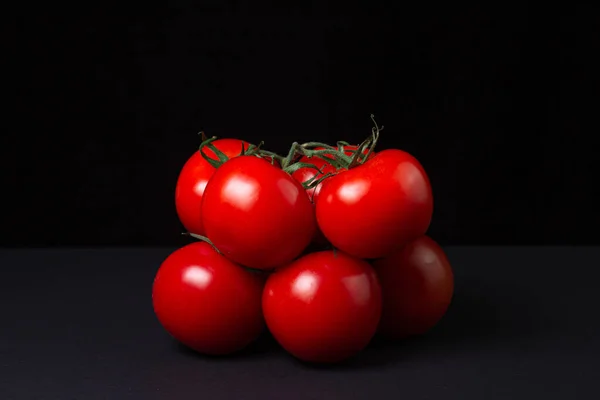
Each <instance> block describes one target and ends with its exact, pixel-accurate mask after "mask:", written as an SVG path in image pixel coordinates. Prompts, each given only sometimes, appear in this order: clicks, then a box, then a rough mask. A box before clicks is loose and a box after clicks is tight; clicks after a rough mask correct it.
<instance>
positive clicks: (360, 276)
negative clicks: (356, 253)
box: [263, 251, 381, 363]
mask: <svg viewBox="0 0 600 400" xmlns="http://www.w3.org/2000/svg"><path fill="white" fill-rule="evenodd" d="M263 312H264V315H265V321H266V323H267V326H268V328H269V330H270V331H271V333H272V334H273V336H274V337H275V339H276V340H277V341H278V342H279V343H280V344H281V346H282V347H283V348H284V349H286V350H287V351H288V352H289V353H290V354H292V355H294V356H295V357H296V358H298V359H300V360H303V361H306V362H312V363H337V362H341V361H344V360H346V359H348V358H350V357H352V356H353V355H355V354H357V353H358V352H359V351H361V350H362V349H363V348H365V347H366V346H367V344H368V343H369V342H370V340H371V339H372V337H373V336H374V334H375V333H376V330H377V325H378V323H379V318H380V316H381V289H380V286H379V282H378V280H377V277H376V275H375V272H374V271H373V268H371V266H370V265H369V264H368V263H367V262H366V261H363V260H359V259H356V258H354V257H351V256H349V255H347V254H344V253H341V252H333V251H321V252H316V253H311V254H308V255H306V256H303V257H301V258H299V259H297V260H295V261H294V262H292V263H291V264H289V265H288V266H286V267H283V268H281V269H279V270H277V271H275V272H274V273H273V274H271V276H270V277H269V278H268V280H267V283H266V285H265V289H264V291H263Z"/></svg>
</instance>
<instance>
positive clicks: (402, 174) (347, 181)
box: [316, 150, 433, 259]
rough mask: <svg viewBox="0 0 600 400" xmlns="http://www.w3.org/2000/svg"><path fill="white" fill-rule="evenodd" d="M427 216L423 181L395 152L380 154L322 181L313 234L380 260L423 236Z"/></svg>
mask: <svg viewBox="0 0 600 400" xmlns="http://www.w3.org/2000/svg"><path fill="white" fill-rule="evenodd" d="M432 213H433V195H432V191H431V185H430V183H429V178H428V177H427V174H426V173H425V170H424V169H423V167H422V166H421V164H420V163H419V162H418V161H417V160H416V159H415V158H414V157H413V156H411V155H410V154H408V153H406V152H404V151H401V150H384V151H381V152H380V153H378V154H377V155H375V157H373V158H372V159H370V160H369V161H367V162H365V163H364V164H363V165H361V166H358V167H356V168H352V169H350V170H348V171H342V172H340V173H338V174H337V175H336V176H334V177H332V178H330V179H327V180H326V181H325V182H324V184H323V187H322V188H321V191H320V193H319V197H318V199H317V202H316V216H317V222H318V225H319V228H320V229H321V231H322V232H323V234H324V235H325V237H326V238H327V239H328V240H329V241H330V242H331V243H332V244H333V245H334V246H335V247H337V248H338V249H340V250H342V251H345V252H347V253H348V254H351V255H353V256H356V257H359V258H365V259H371V258H380V257H384V256H386V255H388V254H390V253H391V252H393V251H394V249H396V248H397V247H398V246H401V245H402V244H404V243H408V242H409V241H411V240H413V239H416V238H417V237H419V236H421V235H423V234H425V232H426V231H427V229H428V227H429V224H430V222H431V217H432Z"/></svg>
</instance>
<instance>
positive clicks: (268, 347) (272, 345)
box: [173, 331, 281, 362]
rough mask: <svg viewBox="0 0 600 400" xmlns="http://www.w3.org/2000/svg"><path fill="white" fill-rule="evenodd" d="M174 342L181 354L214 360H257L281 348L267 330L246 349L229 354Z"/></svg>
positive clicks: (271, 354) (270, 355) (269, 355)
mask: <svg viewBox="0 0 600 400" xmlns="http://www.w3.org/2000/svg"><path fill="white" fill-rule="evenodd" d="M173 344H174V346H175V348H176V349H177V351H179V352H180V353H181V354H184V355H186V356H189V357H197V358H203V359H210V360H211V362H212V361H221V360H222V361H232V360H236V361H243V360H248V361H252V360H256V359H260V358H268V357H272V356H273V355H274V354H277V353H278V352H280V351H281V350H280V349H279V347H278V344H277V342H276V341H275V339H273V336H271V334H270V333H269V332H267V331H265V332H264V333H263V334H262V335H261V336H260V337H259V338H258V339H257V340H256V341H254V342H253V343H251V344H249V345H248V346H247V347H245V348H244V349H242V350H240V351H238V352H235V353H232V354H227V355H221V356H217V355H207V354H201V353H198V352H196V351H194V350H192V349H191V348H189V347H187V346H185V345H183V344H182V343H180V342H178V341H176V340H175V339H173Z"/></svg>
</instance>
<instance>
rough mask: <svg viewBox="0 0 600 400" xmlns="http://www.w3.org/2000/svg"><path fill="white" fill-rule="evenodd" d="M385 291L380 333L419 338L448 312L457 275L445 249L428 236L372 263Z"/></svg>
mask: <svg viewBox="0 0 600 400" xmlns="http://www.w3.org/2000/svg"><path fill="white" fill-rule="evenodd" d="M373 265H374V267H375V271H376V272H377V275H378V276H379V281H380V282H381V287H382V291H383V312H382V315H381V322H380V325H379V331H380V332H381V334H382V335H385V336H388V337H390V338H393V339H402V338H404V337H407V336H412V335H420V334H423V333H425V332H427V331H428V330H430V329H431V328H433V326H435V325H436V324H437V323H438V321H439V320H440V319H441V318H442V316H443V315H444V314H445V313H446V310H447V309H448V307H449V305H450V302H451V300H452V295H453V292H454V275H453V273H452V268H451V266H450V262H449V261H448V258H447V257H446V254H445V253H444V251H443V250H442V248H441V247H440V246H439V245H438V244H437V243H436V242H434V241H433V240H432V239H431V238H429V237H428V236H422V237H420V238H419V239H417V240H415V241H413V242H410V243H409V244H407V245H406V246H404V247H402V248H401V249H400V250H398V251H396V252H395V253H393V254H391V255H389V256H388V257H386V258H383V259H380V260H377V261H375V262H374V263H373Z"/></svg>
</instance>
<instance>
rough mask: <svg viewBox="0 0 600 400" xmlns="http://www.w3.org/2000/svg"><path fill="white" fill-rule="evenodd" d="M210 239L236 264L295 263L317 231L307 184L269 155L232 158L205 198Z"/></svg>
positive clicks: (271, 265) (264, 266)
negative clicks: (272, 160) (279, 166)
mask: <svg viewBox="0 0 600 400" xmlns="http://www.w3.org/2000/svg"><path fill="white" fill-rule="evenodd" d="M202 220H203V223H204V227H205V230H206V235H207V237H208V238H209V239H210V240H211V241H212V242H213V243H214V244H215V246H216V247H217V248H218V249H219V250H220V251H221V252H223V253H224V254H225V256H226V257H227V258H229V259H231V260H233V261H234V262H237V263H240V264H242V265H244V266H247V267H250V268H255V269H272V268H275V267H278V266H281V265H284V264H287V263H289V262H290V261H292V260H293V259H294V258H296V257H298V256H299V255H300V254H301V253H302V251H303V250H304V249H305V248H306V247H307V246H308V244H309V243H310V241H311V238H312V237H313V235H314V232H315V229H316V222H315V216H314V212H313V206H312V204H311V202H310V200H309V199H308V197H307V196H306V194H305V193H304V188H303V187H302V185H300V184H299V183H298V182H297V181H295V180H294V179H292V177H291V176H290V175H289V174H288V173H286V172H284V171H283V170H281V169H279V168H277V167H275V166H272V165H271V164H270V163H269V162H268V161H265V160H264V159H261V158H257V157H252V156H242V157H237V158H234V159H231V160H229V161H227V162H226V163H225V164H223V165H222V166H221V167H219V169H218V170H217V171H216V172H215V174H214V175H213V177H212V178H211V180H210V181H209V182H208V185H207V186H206V189H205V192H204V199H203V201H202Z"/></svg>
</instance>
